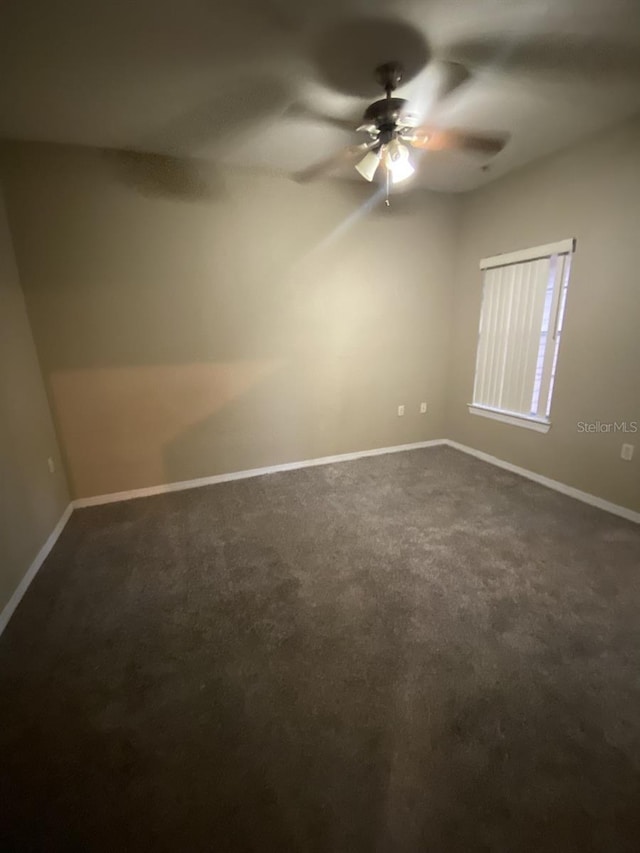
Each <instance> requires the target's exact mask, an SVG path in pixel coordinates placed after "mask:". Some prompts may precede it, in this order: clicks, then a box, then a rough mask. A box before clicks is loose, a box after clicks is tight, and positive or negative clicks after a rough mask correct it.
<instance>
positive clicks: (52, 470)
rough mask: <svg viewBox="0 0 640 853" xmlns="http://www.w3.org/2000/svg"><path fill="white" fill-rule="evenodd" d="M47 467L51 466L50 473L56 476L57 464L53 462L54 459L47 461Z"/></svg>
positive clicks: (50, 458)
mask: <svg viewBox="0 0 640 853" xmlns="http://www.w3.org/2000/svg"><path fill="white" fill-rule="evenodd" d="M47 465H48V466H49V473H50V474H55V473H56V463H55V462H54V461H53V457H51V456H50V457H49V458H48V459H47Z"/></svg>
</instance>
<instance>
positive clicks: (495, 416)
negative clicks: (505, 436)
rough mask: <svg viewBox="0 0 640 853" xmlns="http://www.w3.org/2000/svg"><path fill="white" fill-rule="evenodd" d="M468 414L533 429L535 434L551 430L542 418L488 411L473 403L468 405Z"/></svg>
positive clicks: (488, 409)
mask: <svg viewBox="0 0 640 853" xmlns="http://www.w3.org/2000/svg"><path fill="white" fill-rule="evenodd" d="M469 413H470V414H472V415H481V416H482V417H483V418H491V419H492V420H494V421H502V422H503V423H505V424H511V425H512V426H519V427H524V428H525V429H533V430H535V431H536V432H549V430H550V429H551V423H550V422H549V421H547V420H544V419H543V418H535V417H528V416H527V415H518V414H510V413H508V412H502V411H500V409H490V408H488V407H487V406H478V405H476V404H474V403H469Z"/></svg>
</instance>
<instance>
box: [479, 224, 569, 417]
mask: <svg viewBox="0 0 640 853" xmlns="http://www.w3.org/2000/svg"><path fill="white" fill-rule="evenodd" d="M575 248H576V240H575V238H569V239H567V240H560V241H558V242H556V243H547V244H544V245H542V246H535V247H532V248H530V249H522V250H518V251H515V252H507V253H504V254H501V255H494V256H492V257H489V258H483V259H482V260H481V261H480V269H481V270H482V271H483V272H484V271H485V270H489V269H495V268H496V267H505V266H515V265H517V264H521V263H526V262H529V261H535V260H541V259H544V258H549V259H550V261H551V263H550V273H549V284H551V283H552V284H553V288H552V290H551V302H550V304H549V308H548V311H547V308H546V302H545V308H544V310H543V316H542V320H541V329H540V348H539V353H538V362H540V358H542V362H541V375H540V380H539V381H538V379H537V377H538V367H536V373H535V378H534V386H533V389H532V404H533V402H534V400H535V401H536V411H535V412H530V413H526V412H514V411H510V410H508V409H502V408H498V407H496V406H490V405H486V404H485V403H479V402H476V400H475V398H476V393H477V384H478V357H479V353H480V343H481V336H482V320H483V310H484V304H485V292H486V291H485V287H486V280H485V277H484V276H483V281H482V301H481V305H480V317H479V321H478V339H477V343H476V361H475V367H474V379H473V391H472V398H473V401H472V402H471V403H468V404H467V408H468V411H469V413H470V414H472V415H479V416H481V417H485V418H490V419H491V420H497V421H502V422H503V423H507V424H511V425H512V426H519V427H524V428H525V429H531V430H535V431H536V432H541V433H547V432H548V431H549V429H550V428H551V404H552V399H553V389H554V384H555V376H556V370H557V364H558V357H559V350H560V336H561V333H562V328H563V325H564V322H563V321H564V315H565V312H566V300H567V289H568V283H569V276H570V274H571V259H572V255H573V252H574V251H575ZM554 259H555V263H554ZM545 322H546V328H545ZM543 336H545V341H544V344H543ZM552 342H553V343H552Z"/></svg>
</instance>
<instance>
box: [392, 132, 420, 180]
mask: <svg viewBox="0 0 640 853" xmlns="http://www.w3.org/2000/svg"><path fill="white" fill-rule="evenodd" d="M385 166H386V167H387V169H388V170H389V174H390V175H391V180H392V182H393V183H394V184H399V183H400V182H401V181H406V180H407V178H410V177H411V175H413V173H414V172H415V169H414V167H413V166H412V165H411V161H410V160H409V149H408V148H407V147H406V146H405V145H402V144H401V143H400V142H398V140H397V139H394V140H392V141H391V142H390V143H389V144H388V145H387V150H386V152H385Z"/></svg>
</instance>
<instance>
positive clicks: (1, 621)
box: [0, 503, 73, 634]
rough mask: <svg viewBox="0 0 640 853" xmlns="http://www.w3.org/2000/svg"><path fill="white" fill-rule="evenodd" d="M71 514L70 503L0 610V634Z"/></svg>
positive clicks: (71, 504) (71, 507)
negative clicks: (0, 610)
mask: <svg viewBox="0 0 640 853" xmlns="http://www.w3.org/2000/svg"><path fill="white" fill-rule="evenodd" d="M72 512H73V503H70V504H69V506H68V507H67V508H66V509H65V511H64V512H63V513H62V517H61V518H60V521H59V522H58V523H57V524H56V526H55V527H54V528H53V530H52V531H51V533H50V534H49V537H48V539H47V541H46V542H45V543H44V545H43V546H42V548H40V550H39V551H38V554H37V556H36V558H35V560H34V561H33V563H31V565H30V566H29V568H28V569H27V571H26V572H25V574H24V575H23V577H22V580H21V581H20V583H19V584H18V586H17V587H16V590H15V592H14V593H13V595H12V596H11V598H10V599H9V601H8V602H7V603H6V604H5V606H4V608H3V609H2V612H1V613H0V634H2V632H3V631H4V629H5V628H6V627H7V624H8V622H9V619H11V617H12V616H13V612H14V610H15V609H16V607H17V606H18V605H19V604H20V602H21V600H22V597H23V595H24V594H25V592H26V591H27V589H28V588H29V584H30V583H31V581H32V580H33V579H34V578H35V576H36V575H37V574H38V570H39V569H40V566H41V565H42V564H43V563H44V561H45V560H46V559H47V557H48V556H49V552H50V551H51V549H52V548H53V546H54V545H55V544H56V541H57V539H58V537H59V536H60V534H61V533H62V531H63V530H64V527H65V524H66V523H67V521H69V518H70V516H71V513H72Z"/></svg>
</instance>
